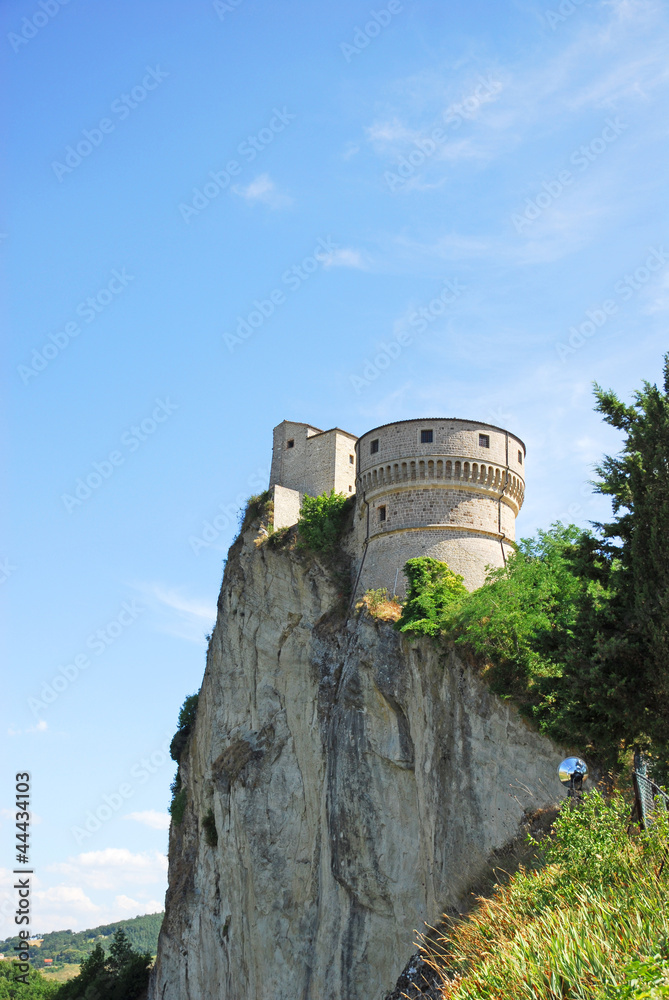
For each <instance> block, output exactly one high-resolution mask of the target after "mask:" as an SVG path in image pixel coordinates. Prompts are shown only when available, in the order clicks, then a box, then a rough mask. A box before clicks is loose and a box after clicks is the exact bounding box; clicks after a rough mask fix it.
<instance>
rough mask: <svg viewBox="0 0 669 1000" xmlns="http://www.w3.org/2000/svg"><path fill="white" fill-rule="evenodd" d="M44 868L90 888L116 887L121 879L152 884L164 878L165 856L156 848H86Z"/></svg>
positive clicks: (132, 882) (160, 881)
mask: <svg viewBox="0 0 669 1000" xmlns="http://www.w3.org/2000/svg"><path fill="white" fill-rule="evenodd" d="M46 871H50V872H54V873H56V874H59V875H62V876H63V877H65V878H66V879H68V880H69V881H70V882H74V883H83V885H84V886H86V887H87V888H89V889H97V890H99V889H115V888H117V887H118V886H119V884H120V883H123V882H129V883H131V884H135V885H139V884H149V885H150V884H152V883H161V884H162V882H163V881H164V877H165V873H166V871H167V858H166V857H165V855H164V854H160V853H159V852H158V851H145V852H141V853H137V854H133V852H132V851H129V850H128V849H127V848H126V847H107V848H105V849H104V850H101V851H86V852H84V853H83V854H78V855H76V857H72V858H69V859H68V860H67V861H63V862H59V863H57V864H54V865H49V866H47V868H46Z"/></svg>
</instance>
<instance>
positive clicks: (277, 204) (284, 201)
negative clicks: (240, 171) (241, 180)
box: [232, 174, 293, 209]
mask: <svg viewBox="0 0 669 1000" xmlns="http://www.w3.org/2000/svg"><path fill="white" fill-rule="evenodd" d="M232 190H233V191H234V192H235V194H236V195H239V197H240V198H243V199H244V200H245V201H247V202H249V204H251V205H253V204H256V203H259V204H261V205H267V206H268V207H269V208H273V209H277V208H289V207H290V205H292V204H293V199H292V198H291V197H290V195H287V194H284V193H283V192H282V191H279V190H278V189H277V186H276V184H275V183H274V181H273V180H272V179H271V177H270V176H269V174H260V175H259V176H258V177H256V178H255V179H254V180H252V181H251V183H250V184H247V185H246V187H242V186H241V185H239V184H236V185H235V186H234V187H233V189H232Z"/></svg>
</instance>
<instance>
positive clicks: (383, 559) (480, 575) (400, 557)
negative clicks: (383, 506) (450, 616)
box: [356, 528, 513, 598]
mask: <svg viewBox="0 0 669 1000" xmlns="http://www.w3.org/2000/svg"><path fill="white" fill-rule="evenodd" d="M502 545H503V546H504V556H505V557H506V558H507V559H508V558H509V556H510V555H511V554H512V552H513V547H512V545H511V544H510V543H508V542H503V543H500V541H499V540H498V539H497V538H494V537H491V536H486V535H475V534H473V533H472V532H470V531H462V530H459V529H453V530H449V529H443V528H442V529H439V528H435V529H433V530H431V531H428V530H421V529H416V530H414V531H406V532H402V533H401V534H394V533H391V534H386V535H383V536H377V537H376V538H374V539H372V540H371V541H370V543H369V546H368V550H367V553H366V556H365V560H364V564H363V568H362V573H361V575H360V580H359V583H358V588H357V591H356V593H357V596H358V597H360V596H361V595H362V594H364V592H365V591H366V590H372V589H373V590H377V589H378V588H379V587H385V588H386V589H387V591H388V593H390V594H392V593H393V592H394V593H396V594H397V596H398V597H400V598H404V597H406V578H405V576H404V573H403V572H402V570H403V568H404V564H405V563H406V561H407V559H415V558H416V557H417V556H429V557H430V558H432V559H439V561H440V562H445V563H448V566H449V568H450V569H452V570H453V572H454V573H458V574H459V575H460V576H462V577H463V578H464V582H465V586H466V587H468V589H469V590H476V588H477V587H481V586H483V584H484V583H485V578H486V571H487V569H486V568H487V567H488V566H490V567H492V568H494V569H497V568H499V567H500V566H503V565H504V557H503V556H502ZM358 562H359V560H358Z"/></svg>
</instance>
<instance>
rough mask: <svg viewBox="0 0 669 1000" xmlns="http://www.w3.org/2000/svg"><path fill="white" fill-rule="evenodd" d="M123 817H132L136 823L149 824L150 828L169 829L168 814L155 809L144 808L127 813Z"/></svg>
mask: <svg viewBox="0 0 669 1000" xmlns="http://www.w3.org/2000/svg"><path fill="white" fill-rule="evenodd" d="M123 819H134V820H135V821H136V822H137V823H142V824H143V825H144V826H150V827H151V829H152V830H169V827H170V816H169V813H166V812H164V813H163V812H158V810H157V809H145V810H144V811H143V812H133V813H128V815H127V816H124V817H123Z"/></svg>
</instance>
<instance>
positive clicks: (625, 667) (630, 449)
mask: <svg viewBox="0 0 669 1000" xmlns="http://www.w3.org/2000/svg"><path fill="white" fill-rule="evenodd" d="M595 396H596V399H597V406H596V409H597V410H598V411H599V412H600V413H602V414H603V416H604V420H605V421H606V422H607V423H608V424H610V425H611V426H612V427H616V428H617V429H618V430H621V431H622V432H623V433H624V435H625V440H624V443H623V447H622V450H621V452H620V454H618V455H616V456H610V455H607V456H606V457H605V458H604V460H603V461H602V463H601V465H600V466H599V467H598V468H597V473H598V476H599V479H598V480H597V482H596V483H595V484H594V485H595V488H596V490H597V491H598V492H599V493H603V494H604V495H606V496H609V497H610V498H611V502H612V507H613V518H612V520H611V521H610V522H608V523H606V524H600V525H597V526H596V527H597V528H598V536H599V537H598V539H597V541H596V542H594V543H590V545H584V546H583V547H582V552H581V555H582V563H583V568H584V571H585V572H589V573H590V574H591V575H593V576H595V575H598V576H599V577H600V578H602V579H603V580H604V581H605V583H606V584H607V585H608V586H609V587H610V588H611V589H612V590H613V591H614V593H615V601H614V605H613V609H612V610H613V611H614V615H613V617H612V620H611V621H609V622H607V623H605V625H606V626H607V627H606V628H605V629H603V635H604V637H605V643H603V645H602V649H601V653H600V657H601V661H602V663H603V664H605V665H606V666H607V668H608V670H609V672H610V673H611V674H614V675H615V676H616V677H617V678H619V681H620V684H621V685H622V687H623V688H624V690H625V692H626V693H627V694H628V696H629V703H628V710H629V712H630V715H631V718H630V723H631V724H632V725H633V728H634V736H633V741H634V743H635V744H636V745H639V746H643V745H644V744H646V745H647V744H648V743H650V742H652V743H653V744H655V745H656V747H662V748H663V751H664V754H665V757H666V756H667V750H668V748H669V355H666V356H665V359H664V384H663V387H662V388H661V389H659V388H658V387H657V386H656V385H651V384H650V383H649V382H644V383H643V388H642V389H641V390H639V391H637V392H635V394H634V399H633V403H632V404H631V405H626V404H625V403H623V402H622V401H621V400H620V399H619V398H618V396H617V395H616V394H615V393H614V392H613V391H611V390H608V391H604V390H603V389H602V388H601V387H600V386H599V385H595Z"/></svg>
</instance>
